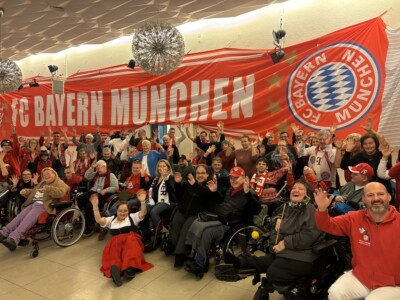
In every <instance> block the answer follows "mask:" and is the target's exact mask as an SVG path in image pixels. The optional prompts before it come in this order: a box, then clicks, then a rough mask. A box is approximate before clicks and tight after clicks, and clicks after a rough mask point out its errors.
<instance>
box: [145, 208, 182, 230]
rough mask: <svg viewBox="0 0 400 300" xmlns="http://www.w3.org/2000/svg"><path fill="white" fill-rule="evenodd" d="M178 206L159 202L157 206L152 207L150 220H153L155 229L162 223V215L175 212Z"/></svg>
mask: <svg viewBox="0 0 400 300" xmlns="http://www.w3.org/2000/svg"><path fill="white" fill-rule="evenodd" d="M175 206H176V203H173V202H172V203H170V204H166V203H162V202H158V203H156V205H154V206H152V208H151V210H150V218H151V222H152V225H153V227H154V228H156V227H157V224H158V222H159V221H160V214H161V213H162V212H164V211H166V210H169V209H170V210H171V211H172V210H173V209H174V207H175Z"/></svg>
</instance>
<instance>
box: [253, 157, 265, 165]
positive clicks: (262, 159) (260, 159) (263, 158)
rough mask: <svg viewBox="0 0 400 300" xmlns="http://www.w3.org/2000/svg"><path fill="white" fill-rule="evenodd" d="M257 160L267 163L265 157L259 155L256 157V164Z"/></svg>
mask: <svg viewBox="0 0 400 300" xmlns="http://www.w3.org/2000/svg"><path fill="white" fill-rule="evenodd" d="M259 162H265V163H266V164H267V165H268V162H267V160H266V159H265V157H260V158H258V159H257V161H256V164H258V163H259Z"/></svg>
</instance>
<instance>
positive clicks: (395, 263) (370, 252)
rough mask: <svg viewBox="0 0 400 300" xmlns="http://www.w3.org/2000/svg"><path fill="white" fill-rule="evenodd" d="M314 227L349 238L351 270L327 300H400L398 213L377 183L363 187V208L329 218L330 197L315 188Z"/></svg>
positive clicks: (334, 285) (399, 218)
mask: <svg viewBox="0 0 400 300" xmlns="http://www.w3.org/2000/svg"><path fill="white" fill-rule="evenodd" d="M314 196H315V202H316V203H317V205H318V209H317V210H316V212H315V221H316V224H317V227H318V228H319V229H321V230H323V231H325V232H328V233H330V234H333V235H338V236H346V235H347V236H348V237H349V238H350V242H351V249H352V254H353V259H352V265H353V269H352V270H350V271H348V272H345V273H344V274H343V275H342V276H341V277H340V278H339V279H338V280H336V282H335V283H334V284H333V285H332V286H331V287H330V289H329V299H330V300H335V299H340V300H343V299H364V298H365V299H368V300H375V299H376V300H378V299H385V300H387V299H400V255H399V253H400V239H398V238H397V235H398V233H399V231H400V213H399V212H398V211H396V209H395V208H394V207H393V206H391V205H389V202H390V199H391V195H390V194H389V193H388V192H387V190H386V188H385V186H384V185H383V184H381V183H379V182H370V183H368V184H367V185H366V186H365V187H364V195H363V197H362V201H363V202H364V204H365V205H366V207H367V208H366V209H364V210H358V211H352V212H349V213H347V214H345V215H342V216H338V217H335V218H331V217H330V216H329V214H328V210H327V209H328V206H329V205H330V203H331V201H332V199H333V196H332V197H330V198H329V199H328V198H327V195H326V192H325V191H323V190H322V189H317V190H316V192H315V194H314Z"/></svg>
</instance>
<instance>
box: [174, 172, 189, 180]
mask: <svg viewBox="0 0 400 300" xmlns="http://www.w3.org/2000/svg"><path fill="white" fill-rule="evenodd" d="M192 177H193V175H192ZM174 178H175V182H177V183H180V182H182V180H183V178H182V174H181V172H175V174H174Z"/></svg>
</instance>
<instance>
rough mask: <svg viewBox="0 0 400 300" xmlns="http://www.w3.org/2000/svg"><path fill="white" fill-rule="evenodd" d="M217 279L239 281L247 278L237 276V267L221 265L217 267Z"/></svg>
mask: <svg viewBox="0 0 400 300" xmlns="http://www.w3.org/2000/svg"><path fill="white" fill-rule="evenodd" d="M214 273H215V277H216V278H217V279H218V280H221V281H229V282H234V281H239V280H241V279H244V278H245V277H246V276H245V277H241V276H240V275H238V274H237V272H236V270H235V267H234V266H233V265H232V264H219V265H217V266H215V271H214Z"/></svg>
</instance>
